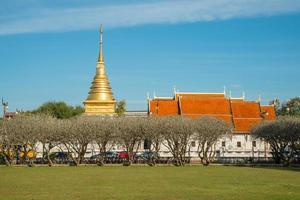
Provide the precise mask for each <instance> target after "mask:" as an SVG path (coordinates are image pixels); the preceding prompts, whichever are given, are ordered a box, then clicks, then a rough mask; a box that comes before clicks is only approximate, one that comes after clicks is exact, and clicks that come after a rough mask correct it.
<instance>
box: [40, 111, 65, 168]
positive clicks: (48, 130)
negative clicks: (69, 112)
mask: <svg viewBox="0 0 300 200" xmlns="http://www.w3.org/2000/svg"><path fill="white" fill-rule="evenodd" d="M41 117H42V119H41V121H40V122H41V123H39V124H37V126H38V127H39V129H40V130H39V131H38V141H39V142H40V143H42V146H43V159H45V160H47V163H48V165H49V166H52V165H53V161H52V159H51V156H50V154H51V150H52V149H53V148H55V147H57V146H58V145H59V144H60V142H59V138H58V130H59V128H58V121H59V120H57V119H56V118H53V117H51V116H50V115H41Z"/></svg>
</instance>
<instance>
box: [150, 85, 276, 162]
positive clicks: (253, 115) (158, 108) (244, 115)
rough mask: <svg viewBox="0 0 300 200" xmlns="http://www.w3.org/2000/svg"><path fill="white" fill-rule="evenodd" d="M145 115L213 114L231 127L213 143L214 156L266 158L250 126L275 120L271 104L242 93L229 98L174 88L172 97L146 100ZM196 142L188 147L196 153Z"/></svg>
mask: <svg viewBox="0 0 300 200" xmlns="http://www.w3.org/2000/svg"><path fill="white" fill-rule="evenodd" d="M148 115H149V116H176V115H180V116H185V117H190V118H199V117H203V116H211V117H216V118H219V119H222V120H225V121H226V122H227V123H228V124H230V125H231V126H232V127H233V134H232V135H229V136H224V137H223V138H222V139H220V140H219V141H218V143H217V145H216V146H215V149H216V152H217V155H216V157H217V159H220V160H221V161H224V160H226V159H233V158H234V160H235V161H236V160H237V158H241V159H244V158H257V159H260V158H268V157H271V155H270V148H269V145H268V144H267V143H265V142H264V141H261V140H260V139H258V138H255V137H253V136H252V135H251V134H250V133H251V128H252V127H254V126H255V125H257V124H258V123H261V122H262V121H264V120H275V119H276V114H275V108H274V106H273V105H261V103H260V100H258V101H248V100H246V99H245V96H244V95H243V97H240V98H232V97H231V95H230V96H229V97H227V96H226V93H225V91H224V92H223V93H187V92H177V91H176V90H174V96H173V97H156V96H154V97H153V99H148ZM196 146H197V145H195V146H194V147H192V148H191V150H192V152H193V151H194V154H195V155H192V156H194V157H196V156H197V148H196Z"/></svg>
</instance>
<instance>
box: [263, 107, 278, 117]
mask: <svg viewBox="0 0 300 200" xmlns="http://www.w3.org/2000/svg"><path fill="white" fill-rule="evenodd" d="M260 108H261V111H262V115H263V116H264V119H266V120H275V119H276V113H275V108H274V106H273V105H268V106H260Z"/></svg>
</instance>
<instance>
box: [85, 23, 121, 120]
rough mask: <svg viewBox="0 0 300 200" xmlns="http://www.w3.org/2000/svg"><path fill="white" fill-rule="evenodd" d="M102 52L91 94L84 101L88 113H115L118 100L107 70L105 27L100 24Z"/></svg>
mask: <svg viewBox="0 0 300 200" xmlns="http://www.w3.org/2000/svg"><path fill="white" fill-rule="evenodd" d="M99 31H100V52H99V57H98V63H97V66H96V74H95V76H94V80H93V82H92V86H91V88H90V92H89V95H88V97H87V99H86V100H85V101H84V107H85V114H86V115H113V114H114V113H115V106H116V101H115V99H114V97H113V93H112V91H111V87H110V84H109V80H108V77H107V75H106V72H105V66H104V59H103V51H102V43H103V42H102V34H103V27H102V25H101V26H100V30H99Z"/></svg>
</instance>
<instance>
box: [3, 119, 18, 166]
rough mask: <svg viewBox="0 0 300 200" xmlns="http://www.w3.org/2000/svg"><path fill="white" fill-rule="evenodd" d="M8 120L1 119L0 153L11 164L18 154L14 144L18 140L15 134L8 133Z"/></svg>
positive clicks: (6, 162)
mask: <svg viewBox="0 0 300 200" xmlns="http://www.w3.org/2000/svg"><path fill="white" fill-rule="evenodd" d="M7 122H8V120H1V121H0V155H1V156H2V157H3V159H4V161H5V164H6V165H7V166H11V165H12V163H13V161H14V157H15V156H16V151H15V145H14V144H15V143H16V140H15V138H14V136H13V134H9V133H8V131H7V129H8V128H7Z"/></svg>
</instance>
